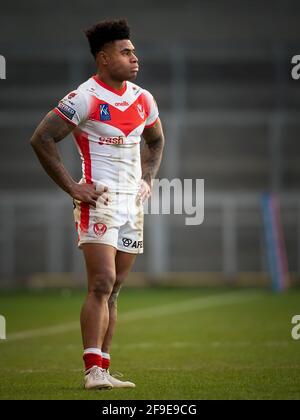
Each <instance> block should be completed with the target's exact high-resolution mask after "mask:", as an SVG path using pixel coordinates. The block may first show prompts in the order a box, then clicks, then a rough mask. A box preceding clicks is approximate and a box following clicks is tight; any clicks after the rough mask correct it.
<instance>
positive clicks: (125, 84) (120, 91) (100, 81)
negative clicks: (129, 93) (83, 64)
mask: <svg viewBox="0 0 300 420" xmlns="http://www.w3.org/2000/svg"><path fill="white" fill-rule="evenodd" d="M93 79H94V80H95V81H96V82H97V83H98V85H100V86H102V87H103V88H104V89H107V90H110V91H111V92H113V93H115V94H116V95H119V96H122V95H123V94H124V93H125V92H126V89H127V83H126V82H125V83H124V87H123V88H122V89H120V90H117V89H114V88H112V87H111V86H109V85H107V84H106V83H104V82H102V80H100V79H99V77H98V75H97V74H95V76H93Z"/></svg>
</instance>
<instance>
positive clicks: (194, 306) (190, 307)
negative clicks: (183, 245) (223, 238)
mask: <svg viewBox="0 0 300 420" xmlns="http://www.w3.org/2000/svg"><path fill="white" fill-rule="evenodd" d="M261 296H262V295H261V294H259V293H257V292H252V293H249V291H247V292H232V293H222V294H219V295H213V296H208V297H202V298H201V297H200V298H194V299H189V300H185V301H183V302H174V303H170V304H166V305H161V306H152V307H151V308H146V309H138V310H133V311H129V312H125V313H123V314H121V315H120V317H119V322H126V321H135V320H140V319H149V318H158V317H161V316H165V315H172V314H179V313H184V312H190V311H197V310H200V309H206V308H213V307H216V306H222V305H231V304H234V303H240V302H245V301H249V300H253V299H258V298H261ZM79 327H80V326H79V321H78V322H69V323H66V324H60V325H54V326H52V327H46V328H38V329H34V330H27V331H20V332H16V333H12V334H9V335H8V337H7V340H6V341H7V342H10V341H16V340H24V339H26V338H34V337H42V336H47V335H55V334H61V333H66V332H70V331H75V330H77V329H78V330H79Z"/></svg>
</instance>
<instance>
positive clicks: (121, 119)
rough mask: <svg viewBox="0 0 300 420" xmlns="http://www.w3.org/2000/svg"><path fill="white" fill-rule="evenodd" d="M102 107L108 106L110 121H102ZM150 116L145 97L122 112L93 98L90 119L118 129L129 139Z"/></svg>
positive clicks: (140, 97) (141, 96) (141, 97)
mask: <svg viewBox="0 0 300 420" xmlns="http://www.w3.org/2000/svg"><path fill="white" fill-rule="evenodd" d="M101 105H108V109H109V114H110V119H109V120H104V121H101V119H100V115H101V109H100V107H101ZM148 115H149V107H148V104H147V102H146V98H145V96H144V95H143V94H142V95H140V96H139V97H138V98H137V99H136V101H135V102H133V103H132V104H131V105H130V106H129V107H127V108H126V109H125V110H123V111H122V110H120V109H118V108H116V107H115V106H113V105H112V104H110V103H107V102H104V101H102V100H99V99H98V98H95V97H93V100H92V103H91V107H90V112H89V116H88V119H89V120H93V121H99V122H101V124H107V125H110V126H112V127H115V128H118V129H119V130H120V131H121V132H122V133H123V134H124V136H125V137H127V136H128V135H129V134H130V133H131V132H132V131H133V130H134V129H135V128H137V127H139V126H140V125H141V124H143V123H144V122H145V121H146V119H147V117H148Z"/></svg>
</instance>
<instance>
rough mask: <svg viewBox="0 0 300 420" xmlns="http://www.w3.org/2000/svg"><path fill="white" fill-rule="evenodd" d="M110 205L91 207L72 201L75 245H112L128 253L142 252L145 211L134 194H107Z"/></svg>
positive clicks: (99, 204)
mask: <svg viewBox="0 0 300 420" xmlns="http://www.w3.org/2000/svg"><path fill="white" fill-rule="evenodd" d="M108 195H109V199H110V201H109V204H108V206H106V205H105V204H103V203H102V202H100V201H99V200H98V201H97V207H96V208H93V207H91V206H90V205H89V204H87V203H83V202H80V201H78V200H73V202H74V219H75V225H76V229H77V233H78V247H79V248H81V245H82V244H84V243H99V244H106V245H111V246H113V247H114V248H116V249H117V250H118V251H123V252H128V253H130V254H142V253H143V225H144V211H143V204H142V202H141V200H140V199H139V198H138V197H137V195H135V194H123V193H108Z"/></svg>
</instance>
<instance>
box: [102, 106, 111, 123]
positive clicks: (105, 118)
mask: <svg viewBox="0 0 300 420" xmlns="http://www.w3.org/2000/svg"><path fill="white" fill-rule="evenodd" d="M109 120H111V116H110V112H109V105H108V104H101V105H100V121H109Z"/></svg>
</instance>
